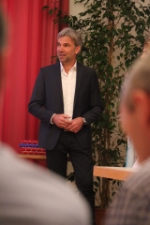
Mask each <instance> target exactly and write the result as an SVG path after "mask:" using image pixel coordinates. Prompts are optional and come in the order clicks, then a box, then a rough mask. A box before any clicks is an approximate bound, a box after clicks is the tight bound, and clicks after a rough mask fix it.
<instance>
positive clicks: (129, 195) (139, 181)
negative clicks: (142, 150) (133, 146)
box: [105, 159, 150, 225]
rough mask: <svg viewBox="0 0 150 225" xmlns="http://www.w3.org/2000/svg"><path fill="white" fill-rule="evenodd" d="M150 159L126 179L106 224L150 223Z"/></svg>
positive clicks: (147, 224)
mask: <svg viewBox="0 0 150 225" xmlns="http://www.w3.org/2000/svg"><path fill="white" fill-rule="evenodd" d="M149 212H150V159H148V160H147V161H146V162H145V163H144V164H143V165H141V167H140V170H138V171H137V172H135V173H134V174H133V175H131V176H130V178H129V179H128V180H127V181H125V183H124V184H123V187H122V189H121V190H120V191H119V194H118V195H117V196H116V198H115V199H114V201H113V204H112V206H111V207H110V209H109V210H108V213H107V216H106V221H105V225H150V213H149Z"/></svg>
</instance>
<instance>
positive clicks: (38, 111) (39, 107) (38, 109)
mask: <svg viewBox="0 0 150 225" xmlns="http://www.w3.org/2000/svg"><path fill="white" fill-rule="evenodd" d="M44 105H45V79H44V73H43V70H42V69H41V70H40V72H39V76H38V78H37V80H36V82H35V86H34V89H33V92H32V96H31V99H30V102H29V105H28V110H29V112H30V113H31V114H32V115H34V116H35V117H37V118H38V119H40V120H41V121H42V122H44V123H50V118H51V116H52V115H53V114H54V112H53V111H50V110H47V109H45V107H44Z"/></svg>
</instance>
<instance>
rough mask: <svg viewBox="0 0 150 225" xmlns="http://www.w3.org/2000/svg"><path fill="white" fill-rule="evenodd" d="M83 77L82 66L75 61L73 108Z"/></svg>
mask: <svg viewBox="0 0 150 225" xmlns="http://www.w3.org/2000/svg"><path fill="white" fill-rule="evenodd" d="M82 79H83V67H82V65H81V64H79V63H77V74H76V89H75V97H74V108H75V105H76V102H77V98H78V95H79V91H80V88H81V83H82Z"/></svg>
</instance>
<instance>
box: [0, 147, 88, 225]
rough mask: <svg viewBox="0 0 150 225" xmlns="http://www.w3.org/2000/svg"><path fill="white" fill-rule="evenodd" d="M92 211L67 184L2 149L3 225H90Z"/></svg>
mask: <svg viewBox="0 0 150 225" xmlns="http://www.w3.org/2000/svg"><path fill="white" fill-rule="evenodd" d="M89 221H90V211H89V208H88V206H87V204H86V202H85V201H84V199H82V197H81V196H78V195H76V194H75V193H74V191H73V190H71V188H70V187H68V186H67V184H66V182H65V181H64V180H63V179H61V178H60V177H58V176H57V175H55V174H53V173H52V172H49V171H47V170H46V169H44V168H39V167H37V166H35V165H32V164H31V163H30V162H25V161H24V160H21V159H19V158H18V156H16V154H15V153H13V151H12V149H10V147H8V146H6V145H3V144H1V145H0V224H3V225H30V224H31V225H34V224H36V225H88V224H90V222H89Z"/></svg>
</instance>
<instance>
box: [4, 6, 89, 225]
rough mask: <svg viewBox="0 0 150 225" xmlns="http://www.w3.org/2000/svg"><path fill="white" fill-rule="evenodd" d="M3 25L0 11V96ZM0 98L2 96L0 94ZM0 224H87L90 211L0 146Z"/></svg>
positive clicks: (52, 178)
mask: <svg viewBox="0 0 150 225" xmlns="http://www.w3.org/2000/svg"><path fill="white" fill-rule="evenodd" d="M6 39H7V30H6V22H5V19H4V16H3V13H2V10H1V9H0V94H2V86H3V81H4V63H5V53H6V47H7V43H6ZM0 97H1V95H0ZM0 224H2V225H88V224H90V210H89V208H88V206H87V204H86V203H85V201H84V200H83V199H82V197H81V196H80V197H79V196H77V195H75V193H74V191H73V190H71V189H70V188H69V187H67V185H66V181H65V180H63V179H62V178H60V177H58V176H57V175H55V174H53V172H51V173H49V171H47V170H45V169H41V168H39V167H37V166H34V165H33V164H31V163H29V162H26V161H23V160H21V159H19V158H18V157H17V155H16V154H15V153H14V151H13V150H12V149H11V148H10V147H9V146H7V145H5V144H2V143H1V144H0Z"/></svg>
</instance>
